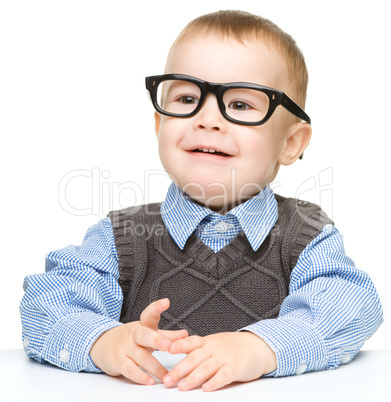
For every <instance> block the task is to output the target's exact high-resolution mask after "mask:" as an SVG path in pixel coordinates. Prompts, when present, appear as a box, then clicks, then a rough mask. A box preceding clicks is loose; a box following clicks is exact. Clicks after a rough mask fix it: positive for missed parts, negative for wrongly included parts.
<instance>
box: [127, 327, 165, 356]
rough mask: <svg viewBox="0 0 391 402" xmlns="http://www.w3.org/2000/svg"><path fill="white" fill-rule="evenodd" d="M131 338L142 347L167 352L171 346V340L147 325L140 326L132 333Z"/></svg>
mask: <svg viewBox="0 0 391 402" xmlns="http://www.w3.org/2000/svg"><path fill="white" fill-rule="evenodd" d="M133 340H134V342H136V344H137V345H139V346H142V347H144V348H150V349H154V350H155V349H157V350H161V351H163V352H167V351H168V349H169V348H170V346H171V341H170V340H169V339H167V338H165V337H164V336H163V335H161V334H160V333H159V332H157V331H154V330H153V329H151V328H148V327H140V328H139V329H137V331H135V333H134V334H133Z"/></svg>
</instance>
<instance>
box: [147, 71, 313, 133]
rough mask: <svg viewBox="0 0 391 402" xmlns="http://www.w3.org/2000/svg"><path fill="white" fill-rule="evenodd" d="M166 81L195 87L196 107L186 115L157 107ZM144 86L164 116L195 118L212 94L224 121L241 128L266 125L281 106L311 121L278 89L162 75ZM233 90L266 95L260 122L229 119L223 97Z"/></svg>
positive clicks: (158, 110) (179, 75) (178, 75)
mask: <svg viewBox="0 0 391 402" xmlns="http://www.w3.org/2000/svg"><path fill="white" fill-rule="evenodd" d="M167 80H182V81H187V82H191V83H192V84H195V85H197V86H198V88H200V90H201V96H200V99H199V101H198V105H197V107H196V108H195V109H194V110H193V111H192V112H191V113H187V114H176V113H170V112H166V111H165V110H163V109H161V108H160V107H159V104H158V102H157V88H158V86H159V84H161V83H162V82H163V81H167ZM145 86H146V88H147V90H148V91H149V94H150V97H151V100H152V104H153V106H154V108H155V109H156V111H157V112H158V113H161V114H163V115H165V116H171V117H179V118H188V117H192V116H195V115H196V114H197V113H198V112H199V111H200V109H201V108H202V105H203V103H204V100H205V98H206V96H207V95H208V94H210V93H213V94H214V95H215V96H216V99H217V103H218V106H219V109H220V112H221V114H222V115H223V116H224V118H225V119H226V120H228V121H229V122H231V123H234V124H239V125H242V126H260V125H261V124H264V123H266V122H267V121H268V120H269V119H270V117H272V115H273V113H274V111H275V110H276V108H277V106H279V105H281V106H283V107H284V108H285V109H286V110H288V111H289V112H290V113H292V114H293V115H295V116H296V117H298V118H299V119H301V120H304V121H305V122H307V123H308V124H311V119H310V117H309V116H308V115H307V113H306V112H305V111H304V110H303V109H302V108H301V107H300V106H299V105H298V104H297V103H296V102H294V101H293V100H292V99H291V98H289V96H287V95H286V94H285V93H284V92H282V91H279V90H278V89H273V88H269V87H265V86H263V85H258V84H253V83H249V82H230V83H225V84H216V83H212V82H207V81H203V80H200V79H199V78H196V77H192V76H190V75H185V74H162V75H153V76H149V77H146V78H145ZM235 88H247V89H255V90H257V91H261V92H263V93H264V94H266V95H267V97H268V98H269V110H268V111H267V113H266V115H265V117H264V118H263V119H262V120H259V121H256V122H245V121H241V120H236V119H234V118H232V117H230V116H229V115H228V114H227V113H226V111H225V105H224V102H223V95H224V93H225V92H226V91H228V90H229V89H235Z"/></svg>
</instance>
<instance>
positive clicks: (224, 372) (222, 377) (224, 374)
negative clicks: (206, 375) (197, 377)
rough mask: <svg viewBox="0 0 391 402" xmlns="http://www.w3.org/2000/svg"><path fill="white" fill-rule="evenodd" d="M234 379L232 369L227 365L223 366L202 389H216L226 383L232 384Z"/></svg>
mask: <svg viewBox="0 0 391 402" xmlns="http://www.w3.org/2000/svg"><path fill="white" fill-rule="evenodd" d="M233 381H234V380H233V377H232V370H230V369H229V368H228V367H227V366H223V367H221V369H220V370H219V371H218V372H217V373H216V374H215V375H214V376H213V377H212V378H211V379H210V380H209V381H207V382H206V383H205V384H204V385H203V386H202V389H203V390H204V391H205V392H210V391H216V390H217V389H220V388H222V387H224V386H225V385H228V384H231V382H233Z"/></svg>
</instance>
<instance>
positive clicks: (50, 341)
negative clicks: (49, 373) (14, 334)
mask: <svg viewBox="0 0 391 402" xmlns="http://www.w3.org/2000/svg"><path fill="white" fill-rule="evenodd" d="M119 325H122V324H121V323H120V322H118V321H116V320H113V319H111V318H108V317H105V316H102V315H99V314H94V313H77V314H71V315H67V316H65V317H64V318H62V319H61V320H59V321H58V322H56V323H55V324H54V326H53V329H52V331H51V332H50V333H49V334H48V337H47V339H46V342H45V343H44V345H43V349H42V352H41V353H40V359H39V360H44V361H47V362H48V363H51V364H54V365H56V366H58V367H61V368H63V369H65V370H69V371H89V372H95V373H100V372H102V370H100V369H99V368H98V367H96V366H95V365H94V363H93V362H92V359H91V357H90V354H89V352H90V349H91V347H92V345H93V344H94V342H95V341H96V340H97V339H98V338H99V336H100V335H101V334H102V333H103V332H105V331H108V330H109V329H111V328H114V327H117V326H119ZM26 346H27V347H26V349H27V350H26V352H27V354H28V355H29V354H31V355H34V354H35V353H34V351H31V350H30V351H29V350H28V349H29V347H28V342H26ZM29 352H30V353H29ZM35 355H36V354H35ZM32 357H33V356H32Z"/></svg>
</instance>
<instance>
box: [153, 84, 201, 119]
mask: <svg viewBox="0 0 391 402" xmlns="http://www.w3.org/2000/svg"><path fill="white" fill-rule="evenodd" d="M200 97H201V90H200V88H198V86H197V85H195V84H193V83H191V82H188V81H182V80H166V81H163V82H161V83H160V84H159V86H158V88H157V103H158V105H159V107H160V108H161V109H162V110H164V111H165V112H168V113H174V114H178V115H187V114H189V113H192V112H193V111H194V109H195V108H196V107H197V105H198V102H199V100H200Z"/></svg>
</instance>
